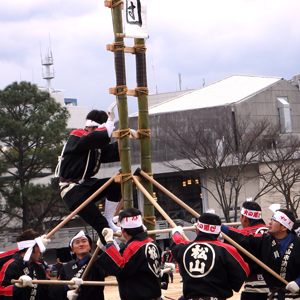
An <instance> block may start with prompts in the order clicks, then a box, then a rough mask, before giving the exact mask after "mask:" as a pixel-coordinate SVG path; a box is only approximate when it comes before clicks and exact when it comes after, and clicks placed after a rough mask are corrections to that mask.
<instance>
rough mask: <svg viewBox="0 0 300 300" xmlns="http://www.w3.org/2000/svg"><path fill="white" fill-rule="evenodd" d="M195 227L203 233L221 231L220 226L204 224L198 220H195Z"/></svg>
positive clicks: (217, 232)
mask: <svg viewBox="0 0 300 300" xmlns="http://www.w3.org/2000/svg"><path fill="white" fill-rule="evenodd" d="M197 228H198V229H199V230H200V231H202V232H205V233H211V234H219V233H220V232H221V226H218V225H210V224H205V223H201V222H199V221H198V222H197Z"/></svg>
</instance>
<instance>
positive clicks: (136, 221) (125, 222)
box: [120, 215, 143, 229]
mask: <svg viewBox="0 0 300 300" xmlns="http://www.w3.org/2000/svg"><path fill="white" fill-rule="evenodd" d="M120 226H121V227H122V228H128V229H130V228H137V227H141V226H143V221H142V216H141V215H138V216H133V217H125V218H123V219H122V221H121V222H120Z"/></svg>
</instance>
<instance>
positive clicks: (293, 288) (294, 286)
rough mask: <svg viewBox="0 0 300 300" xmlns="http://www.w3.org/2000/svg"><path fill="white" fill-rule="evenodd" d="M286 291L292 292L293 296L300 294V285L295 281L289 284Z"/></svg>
mask: <svg viewBox="0 0 300 300" xmlns="http://www.w3.org/2000/svg"><path fill="white" fill-rule="evenodd" d="M285 289H286V290H288V291H290V292H291V293H292V294H297V293H299V285H298V284H297V283H296V282H295V281H291V282H289V283H288V284H287V286H286V287H285Z"/></svg>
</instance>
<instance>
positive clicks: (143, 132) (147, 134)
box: [136, 129, 151, 138]
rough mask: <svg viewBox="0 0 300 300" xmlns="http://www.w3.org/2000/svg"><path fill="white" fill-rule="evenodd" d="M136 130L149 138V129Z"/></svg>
mask: <svg viewBox="0 0 300 300" xmlns="http://www.w3.org/2000/svg"><path fill="white" fill-rule="evenodd" d="M136 132H137V133H138V135H144V136H146V137H148V138H151V136H150V129H138V130H137V131H136Z"/></svg>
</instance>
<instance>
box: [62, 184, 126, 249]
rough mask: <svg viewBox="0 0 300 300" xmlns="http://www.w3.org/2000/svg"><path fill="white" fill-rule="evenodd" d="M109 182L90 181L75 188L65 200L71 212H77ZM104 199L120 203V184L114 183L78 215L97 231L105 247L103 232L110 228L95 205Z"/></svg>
mask: <svg viewBox="0 0 300 300" xmlns="http://www.w3.org/2000/svg"><path fill="white" fill-rule="evenodd" d="M93 179H95V178H93ZM107 180H108V179H96V180H93V181H91V180H90V181H86V182H84V183H83V184H78V186H75V187H73V188H72V189H71V190H70V191H69V192H68V193H67V194H66V195H65V196H64V198H63V200H64V202H65V204H66V205H67V207H68V208H69V210H70V211H73V210H75V209H76V208H77V207H78V206H79V205H80V204H82V203H83V202H84V201H85V200H86V199H88V198H89V197H90V196H91V195H92V194H93V193H94V192H96V191H97V190H98V189H99V188H100V187H101V186H102V185H103V184H104V183H105V182H106V181H107ZM104 197H106V198H107V199H108V200H109V201H112V202H119V201H120V199H121V186H120V184H118V183H116V182H114V181H113V182H112V183H111V184H110V185H109V186H108V187H106V189H105V190H103V191H102V192H101V193H100V194H99V195H98V196H97V197H95V198H94V199H93V200H92V201H91V202H90V203H88V204H87V205H86V206H85V207H84V208H83V209H81V210H80V211H79V213H78V215H79V216H80V217H81V218H82V219H83V220H84V221H85V222H87V223H88V224H89V225H91V226H92V227H93V228H94V229H95V230H96V231H97V233H98V236H99V238H100V240H101V242H102V243H103V244H104V245H105V244H106V242H105V240H104V237H103V236H102V230H103V229H104V228H105V227H109V226H108V223H107V221H106V219H105V217H104V216H102V214H101V212H100V210H99V208H98V207H97V206H96V204H95V202H97V201H99V200H101V199H102V198H104Z"/></svg>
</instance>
